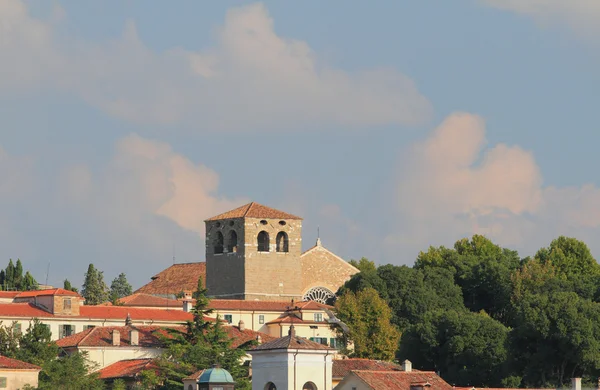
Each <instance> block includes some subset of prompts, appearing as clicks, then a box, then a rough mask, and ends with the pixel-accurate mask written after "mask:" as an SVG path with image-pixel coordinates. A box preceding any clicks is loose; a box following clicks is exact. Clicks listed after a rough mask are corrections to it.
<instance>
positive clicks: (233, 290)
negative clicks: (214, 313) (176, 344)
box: [205, 202, 359, 303]
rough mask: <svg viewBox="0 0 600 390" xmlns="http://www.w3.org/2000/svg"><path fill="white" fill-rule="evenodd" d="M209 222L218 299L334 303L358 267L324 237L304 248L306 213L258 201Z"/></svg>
mask: <svg viewBox="0 0 600 390" xmlns="http://www.w3.org/2000/svg"><path fill="white" fill-rule="evenodd" d="M205 224H206V286H207V289H208V294H209V295H210V296H211V297H212V298H215V299H242V300H266V301H289V300H291V299H294V300H295V301H303V300H315V301H317V302H321V303H327V302H330V301H331V299H332V298H333V297H334V294H335V292H336V291H337V289H338V288H339V287H341V286H342V285H343V284H344V283H345V282H346V281H347V280H348V279H350V277H351V276H352V275H354V274H355V273H357V272H359V271H358V269H356V268H355V267H353V266H352V265H350V264H349V263H347V262H346V261H345V260H343V259H342V258H340V257H339V256H337V255H335V254H334V253H332V252H331V251H329V250H327V249H326V248H324V247H323V246H322V245H321V242H320V240H317V244H316V245H315V246H313V247H312V248H310V249H309V250H307V251H305V252H302V218H300V217H298V216H295V215H292V214H289V213H286V212H283V211H279V210H276V209H273V208H270V207H267V206H263V205H261V204H258V203H256V202H252V203H249V204H246V205H244V206H241V207H238V208H236V209H234V210H230V211H228V212H225V213H222V214H219V215H217V216H215V217H212V218H209V219H207V220H206V221H205Z"/></svg>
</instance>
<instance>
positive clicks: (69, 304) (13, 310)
mask: <svg viewBox="0 0 600 390" xmlns="http://www.w3.org/2000/svg"><path fill="white" fill-rule="evenodd" d="M12 302H13V303H0V321H2V323H3V324H4V325H5V326H6V325H11V326H13V327H14V328H15V330H16V331H25V330H26V329H27V328H28V327H29V325H30V324H31V323H32V321H33V319H34V318H37V319H39V320H40V322H41V323H42V324H44V325H46V326H48V327H49V328H50V332H51V333H52V340H59V339H62V338H63V337H67V336H70V335H72V334H75V333H78V332H81V331H83V330H86V329H88V328H91V327H99V326H122V325H123V323H124V321H125V319H126V318H127V317H129V318H130V319H131V322H132V324H133V325H139V326H144V325H154V326H167V327H168V326H179V325H181V324H182V323H184V322H186V321H188V320H192V319H193V315H192V314H191V313H188V312H184V311H183V310H177V309H173V310H164V309H152V308H135V307H124V306H87V305H83V298H82V297H81V296H80V295H79V294H77V293H75V292H73V291H68V290H64V289H61V288H58V289H51V290H36V291H24V292H19V293H18V294H17V295H15V296H14V297H13V301H12Z"/></svg>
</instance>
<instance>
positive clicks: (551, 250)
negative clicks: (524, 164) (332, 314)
mask: <svg viewBox="0 0 600 390" xmlns="http://www.w3.org/2000/svg"><path fill="white" fill-rule="evenodd" d="M353 264H354V265H355V266H357V267H358V268H359V269H360V270H361V272H360V273H359V274H356V275H354V276H353V277H352V278H351V280H349V281H348V282H347V283H346V284H345V285H344V286H343V287H342V288H341V289H340V291H339V292H338V295H340V298H339V299H338V302H337V303H336V305H337V306H338V316H339V317H340V319H341V320H342V321H345V322H347V323H348V325H354V324H355V323H357V318H359V319H360V318H362V319H361V320H360V321H358V322H359V327H358V329H360V328H361V326H362V328H365V329H372V328H375V329H383V331H382V332H381V334H382V339H384V340H398V338H399V345H398V344H396V345H390V343H389V342H388V343H387V344H385V345H389V348H392V350H391V351H389V349H388V350H387V351H386V350H385V345H384V344H382V345H375V346H373V345H372V344H371V345H368V347H367V348H364V347H363V348H361V343H363V344H364V343H368V342H369V341H368V339H369V338H368V337H363V338H361V337H360V335H358V336H356V338H357V339H358V343H357V344H358V345H357V346H358V349H357V350H358V351H359V353H361V354H362V356H360V357H373V356H374V354H377V356H375V357H381V356H389V357H395V358H396V359H399V360H404V359H409V360H411V361H412V362H413V365H414V367H415V368H419V369H423V370H433V371H437V372H439V373H440V375H441V376H442V377H443V378H444V379H445V380H446V381H448V382H449V383H450V384H453V385H456V386H480V387H552V388H556V387H560V386H562V385H565V384H567V383H568V382H569V381H570V378H572V377H583V378H584V383H586V382H587V383H588V384H593V386H594V387H595V386H596V385H597V383H598V378H599V377H600V265H599V264H598V263H597V262H596V260H595V259H594V258H593V257H592V255H591V253H590V251H589V249H588V247H587V246H586V244H585V243H583V242H581V241H578V240H576V239H573V238H566V237H559V238H557V239H556V240H554V241H552V243H551V244H550V246H549V247H547V248H542V249H540V250H539V251H538V252H537V253H536V254H535V256H534V257H533V258H530V257H527V258H523V259H522V258H520V257H519V255H518V253H517V252H516V251H513V250H509V249H505V248H501V247H499V246H498V245H495V244H494V243H492V242H491V241H490V240H489V239H487V238H485V237H483V236H478V235H476V236H473V237H472V239H470V240H469V239H466V238H465V239H462V240H460V241H457V242H456V243H455V245H454V248H445V247H430V248H429V250H427V251H426V252H421V253H420V254H419V256H418V257H417V260H416V262H415V264H414V266H413V267H408V266H394V265H383V266H380V267H375V265H374V264H373V263H372V262H370V261H368V260H367V259H362V260H360V261H358V262H356V261H354V262H353ZM368 291H376V292H377V293H378V296H375V298H368V300H370V302H372V303H371V304H369V305H365V304H364V303H363V307H367V309H363V311H366V312H368V313H367V315H366V314H358V310H353V309H352V306H349V305H348V302H349V301H351V302H353V300H357V299H359V300H360V299H367V298H365V297H367V296H368V294H365V292H368ZM348 297H350V298H351V299H348ZM361 297H363V298H361ZM378 299H379V300H382V301H384V302H385V303H386V304H387V306H388V307H384V308H378V309H377V311H376V312H374V310H375V309H373V308H377V307H378V305H377V300H378ZM369 313H374V314H375V315H371V316H370V317H369V316H368V314H369ZM386 313H389V321H388V324H389V323H391V325H392V326H393V327H395V328H396V329H397V331H399V332H400V334H401V336H399V334H398V335H397V336H394V330H391V331H390V330H389V329H387V328H386V324H385V318H386ZM365 318H366V319H365ZM361 321H362V324H361V323H360V322H361ZM369 321H370V324H368V323H369ZM364 323H367V326H366V325H364ZM350 328H351V329H352V328H353V326H350ZM394 337H395V338H394ZM373 338H376V337H371V339H373ZM352 341H354V342H355V343H356V341H357V340H352ZM388 352H389V353H388ZM386 353H388V354H387V355H386Z"/></svg>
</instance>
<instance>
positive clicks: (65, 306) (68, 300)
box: [63, 298, 71, 310]
mask: <svg viewBox="0 0 600 390" xmlns="http://www.w3.org/2000/svg"><path fill="white" fill-rule="evenodd" d="M63 310H71V298H64V299H63Z"/></svg>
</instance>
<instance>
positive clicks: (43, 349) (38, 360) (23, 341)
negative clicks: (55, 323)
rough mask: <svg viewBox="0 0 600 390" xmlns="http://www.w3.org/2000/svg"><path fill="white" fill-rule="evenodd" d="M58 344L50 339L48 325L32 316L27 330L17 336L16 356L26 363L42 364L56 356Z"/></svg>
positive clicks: (50, 334)
mask: <svg viewBox="0 0 600 390" xmlns="http://www.w3.org/2000/svg"><path fill="white" fill-rule="evenodd" d="M58 350H59V348H58V346H57V345H56V343H54V342H53V341H52V333H51V332H50V327H48V326H47V325H44V324H42V323H41V322H40V321H39V320H38V319H37V318H34V319H33V321H32V322H30V324H29V328H28V329H27V332H25V333H24V334H23V335H22V336H21V337H20V338H19V350H18V351H17V353H16V357H17V359H19V360H23V361H26V362H28V363H32V364H36V365H38V366H43V365H44V364H46V363H48V362H50V361H52V360H54V359H55V358H56V357H57V356H58Z"/></svg>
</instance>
